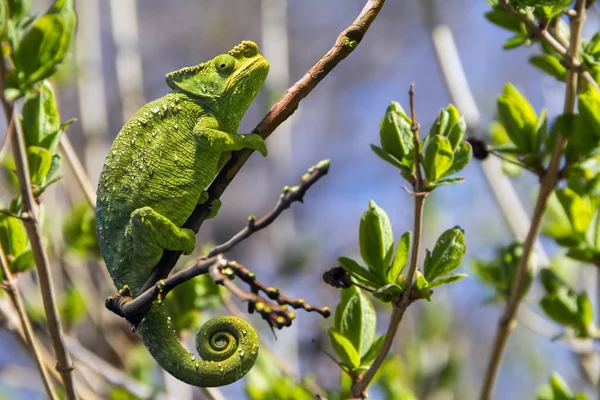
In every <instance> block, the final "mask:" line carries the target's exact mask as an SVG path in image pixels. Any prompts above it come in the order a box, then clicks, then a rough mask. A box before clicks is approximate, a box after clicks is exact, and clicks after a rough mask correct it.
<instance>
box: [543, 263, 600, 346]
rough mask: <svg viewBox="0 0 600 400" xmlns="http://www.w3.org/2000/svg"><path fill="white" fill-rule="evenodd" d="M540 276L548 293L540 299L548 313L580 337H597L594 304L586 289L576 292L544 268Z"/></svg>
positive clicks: (552, 272)
mask: <svg viewBox="0 0 600 400" xmlns="http://www.w3.org/2000/svg"><path fill="white" fill-rule="evenodd" d="M540 278H541V281H542V284H543V285H544V289H545V291H546V294H545V295H544V296H543V297H542V298H541V300H540V307H541V308H542V310H544V312H545V313H546V315H547V316H548V317H550V318H552V319H553V320H554V321H556V322H558V323H559V324H561V325H563V326H565V327H566V328H569V329H571V330H572V331H573V334H574V335H575V336H576V337H579V338H596V337H597V330H598V329H597V327H596V325H595V324H594V312H593V309H592V304H591V303H590V300H589V298H588V296H587V293H586V292H585V291H581V292H579V293H576V292H575V291H574V290H573V289H572V288H571V287H570V286H569V285H567V283H565V281H563V280H562V279H561V278H560V277H558V275H556V273H555V272H554V271H552V270H551V269H549V268H543V269H542V270H541V271H540Z"/></svg>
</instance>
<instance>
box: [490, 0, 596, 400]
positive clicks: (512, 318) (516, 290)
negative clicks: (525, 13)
mask: <svg viewBox="0 0 600 400" xmlns="http://www.w3.org/2000/svg"><path fill="white" fill-rule="evenodd" d="M502 4H504V5H505V7H506V5H507V4H508V1H507V0H502ZM575 12H576V13H577V15H576V16H574V17H571V40H570V44H569V51H568V53H567V52H566V51H565V52H564V53H561V54H565V55H566V54H570V55H571V56H570V60H569V61H570V68H569V72H568V75H567V82H566V83H567V87H566V92H565V103H564V110H563V111H564V114H572V113H573V112H574V110H575V100H576V97H577V78H578V71H579V68H578V67H577V64H576V63H577V62H578V58H579V47H580V41H581V30H582V27H583V21H584V20H585V0H577V2H576V4H575ZM566 143H567V138H566V137H565V136H564V135H563V134H562V133H561V134H559V135H558V138H557V139H556V144H555V147H554V150H553V152H552V157H551V159H550V164H549V165H548V169H547V170H546V171H545V173H544V174H543V176H542V179H541V186H540V192H539V194H538V198H537V201H536V204H535V208H534V212H533V217H532V218H531V225H530V227H529V231H528V233H527V237H526V239H525V243H524V244H523V253H522V255H521V258H520V260H519V265H518V267H517V273H516V275H515V279H514V282H513V285H512V290H511V292H510V296H509V298H508V301H507V303H506V307H505V309H504V312H503V314H502V317H501V318H500V320H499V321H498V328H497V331H496V336H495V339H494V344H493V346H492V351H491V354H490V358H489V362H488V366H487V369H486V373H485V378H484V383H483V387H482V389H481V394H480V399H482V400H487V399H490V398H491V396H492V392H493V389H494V383H495V380H496V376H497V374H498V370H499V369H500V364H501V363H502V357H503V355H504V351H505V349H506V344H507V342H508V338H509V337H510V335H511V333H512V332H513V331H514V329H515V328H516V325H517V321H516V314H517V310H518V308H519V304H520V302H521V294H522V292H523V288H524V287H525V284H526V280H527V279H526V278H527V266H528V264H529V259H530V256H531V253H532V250H533V247H534V245H535V242H536V240H537V237H538V234H539V232H540V227H541V224H542V218H543V216H544V210H545V208H546V203H547V201H548V197H549V196H550V194H551V193H552V192H553V191H554V188H555V186H556V182H557V180H558V173H559V167H560V161H561V159H562V154H563V150H564V147H565V145H566Z"/></svg>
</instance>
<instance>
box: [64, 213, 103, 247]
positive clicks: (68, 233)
mask: <svg viewBox="0 0 600 400" xmlns="http://www.w3.org/2000/svg"><path fill="white" fill-rule="evenodd" d="M62 233H63V238H64V240H65V244H66V245H67V250H69V251H72V252H74V253H76V254H79V255H81V256H84V257H86V258H88V257H92V258H98V257H100V249H99V247H98V238H97V237H96V213H95V211H94V210H93V209H92V208H91V207H90V206H89V204H87V203H86V202H81V203H79V204H77V205H75V206H74V207H73V209H72V210H71V213H70V214H69V216H68V218H67V219H66V220H65V222H64V224H63V228H62Z"/></svg>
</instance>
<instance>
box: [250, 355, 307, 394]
mask: <svg viewBox="0 0 600 400" xmlns="http://www.w3.org/2000/svg"><path fill="white" fill-rule="evenodd" d="M246 383H247V384H246V393H247V394H248V396H249V397H250V398H251V399H252V400H270V399H287V400H311V399H314V398H315V396H314V394H313V393H311V392H310V391H308V390H307V389H306V388H304V387H302V386H300V385H298V384H296V383H295V382H293V381H292V379H291V378H290V377H288V376H285V375H283V374H282V373H281V370H280V369H279V368H277V367H276V366H275V364H273V362H272V361H271V360H269V359H268V357H267V356H266V355H265V354H264V353H259V355H258V359H257V360H256V364H255V365H254V367H253V368H252V370H250V372H249V373H248V377H247V379H246Z"/></svg>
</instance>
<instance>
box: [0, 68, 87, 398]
mask: <svg viewBox="0 0 600 400" xmlns="http://www.w3.org/2000/svg"><path fill="white" fill-rule="evenodd" d="M1 73H3V71H0V74H1ZM11 108H12V109H13V110H12V114H11V119H10V124H9V129H8V130H9V134H11V135H12V137H13V144H12V148H13V156H14V158H15V165H16V167H17V177H18V179H19V187H20V189H21V200H22V202H23V205H22V215H21V216H22V217H23V218H24V220H23V223H24V225H25V229H26V230H27V236H28V237H29V242H30V245H31V251H32V253H33V258H34V260H35V265H36V269H37V273H38V278H39V281H40V290H41V292H42V299H43V300H44V311H45V314H46V318H47V320H48V328H49V330H50V338H51V341H52V347H53V348H54V353H55V355H56V360H57V363H56V369H57V370H58V372H59V373H60V374H61V377H62V381H63V385H64V387H65V392H66V397H67V399H76V395H75V387H74V383H73V376H72V372H73V368H74V367H73V363H72V361H71V358H70V357H69V353H68V351H67V348H66V346H65V339H64V333H63V330H62V327H61V323H60V316H59V315H58V309H57V305H56V296H55V294H54V285H53V283H52V278H51V275H50V261H49V260H48V254H47V253H46V250H45V248H44V243H43V241H42V233H41V231H40V223H39V206H38V204H37V202H36V200H35V198H34V197H33V191H32V188H31V182H30V180H29V166H28V164H27V156H26V154H25V141H24V138H23V132H22V130H21V122H20V120H19V116H18V114H17V111H16V109H15V108H14V106H12V105H11Z"/></svg>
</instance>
